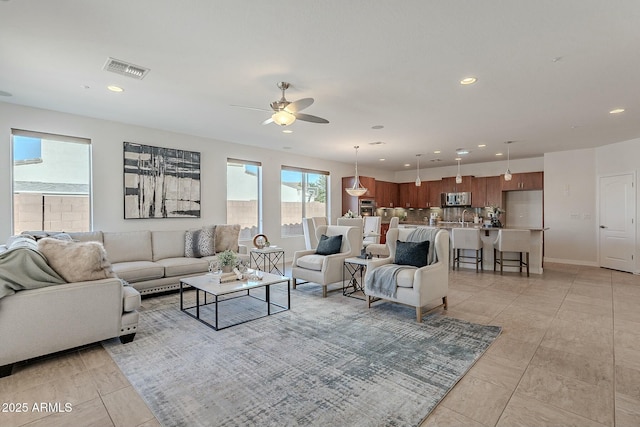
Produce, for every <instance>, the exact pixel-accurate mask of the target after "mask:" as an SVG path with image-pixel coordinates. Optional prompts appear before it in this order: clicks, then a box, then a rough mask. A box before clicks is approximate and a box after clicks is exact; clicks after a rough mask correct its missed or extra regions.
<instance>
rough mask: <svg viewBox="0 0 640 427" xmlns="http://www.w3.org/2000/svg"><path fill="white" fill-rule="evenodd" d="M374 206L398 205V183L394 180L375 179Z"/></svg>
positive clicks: (391, 206) (393, 206)
mask: <svg viewBox="0 0 640 427" xmlns="http://www.w3.org/2000/svg"><path fill="white" fill-rule="evenodd" d="M375 200H376V206H377V207H379V208H395V207H397V206H398V184H397V183H395V182H386V181H376V197H375Z"/></svg>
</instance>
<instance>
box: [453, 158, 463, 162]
mask: <svg viewBox="0 0 640 427" xmlns="http://www.w3.org/2000/svg"><path fill="white" fill-rule="evenodd" d="M453 160H455V161H456V162H457V161H458V160H462V157H456V158H455V159H453Z"/></svg>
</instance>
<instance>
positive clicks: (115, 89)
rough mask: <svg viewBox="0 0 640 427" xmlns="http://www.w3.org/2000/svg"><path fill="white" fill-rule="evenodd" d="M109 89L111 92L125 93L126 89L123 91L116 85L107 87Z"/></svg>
mask: <svg viewBox="0 0 640 427" xmlns="http://www.w3.org/2000/svg"><path fill="white" fill-rule="evenodd" d="M107 89H109V90H110V91H111V92H124V89H122V88H121V87H120V86H115V85H109V86H107Z"/></svg>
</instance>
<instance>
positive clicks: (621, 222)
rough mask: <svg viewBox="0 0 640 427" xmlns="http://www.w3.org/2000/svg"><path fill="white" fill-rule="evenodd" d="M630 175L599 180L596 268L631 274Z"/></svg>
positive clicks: (632, 201)
mask: <svg viewBox="0 0 640 427" xmlns="http://www.w3.org/2000/svg"><path fill="white" fill-rule="evenodd" d="M633 181H634V179H633V174H624V175H614V176H603V177H600V212H599V217H600V266H601V267H606V268H612V269H614V270H620V271H628V272H633V271H634V260H633V255H634V249H635V240H636V239H635V236H636V233H635V227H636V226H635V221H634V219H635V206H636V201H635V199H636V195H635V189H634V182H633Z"/></svg>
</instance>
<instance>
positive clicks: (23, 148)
mask: <svg viewBox="0 0 640 427" xmlns="http://www.w3.org/2000/svg"><path fill="white" fill-rule="evenodd" d="M11 141H12V153H13V232H14V234H19V233H21V232H22V231H25V230H32V231H66V232H74V231H89V230H90V229H91V193H90V188H91V141H90V140H88V139H83V138H75V137H67V136H61V135H50V134H44V133H38V132H29V131H23V130H17V129H13V130H12V131H11Z"/></svg>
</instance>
